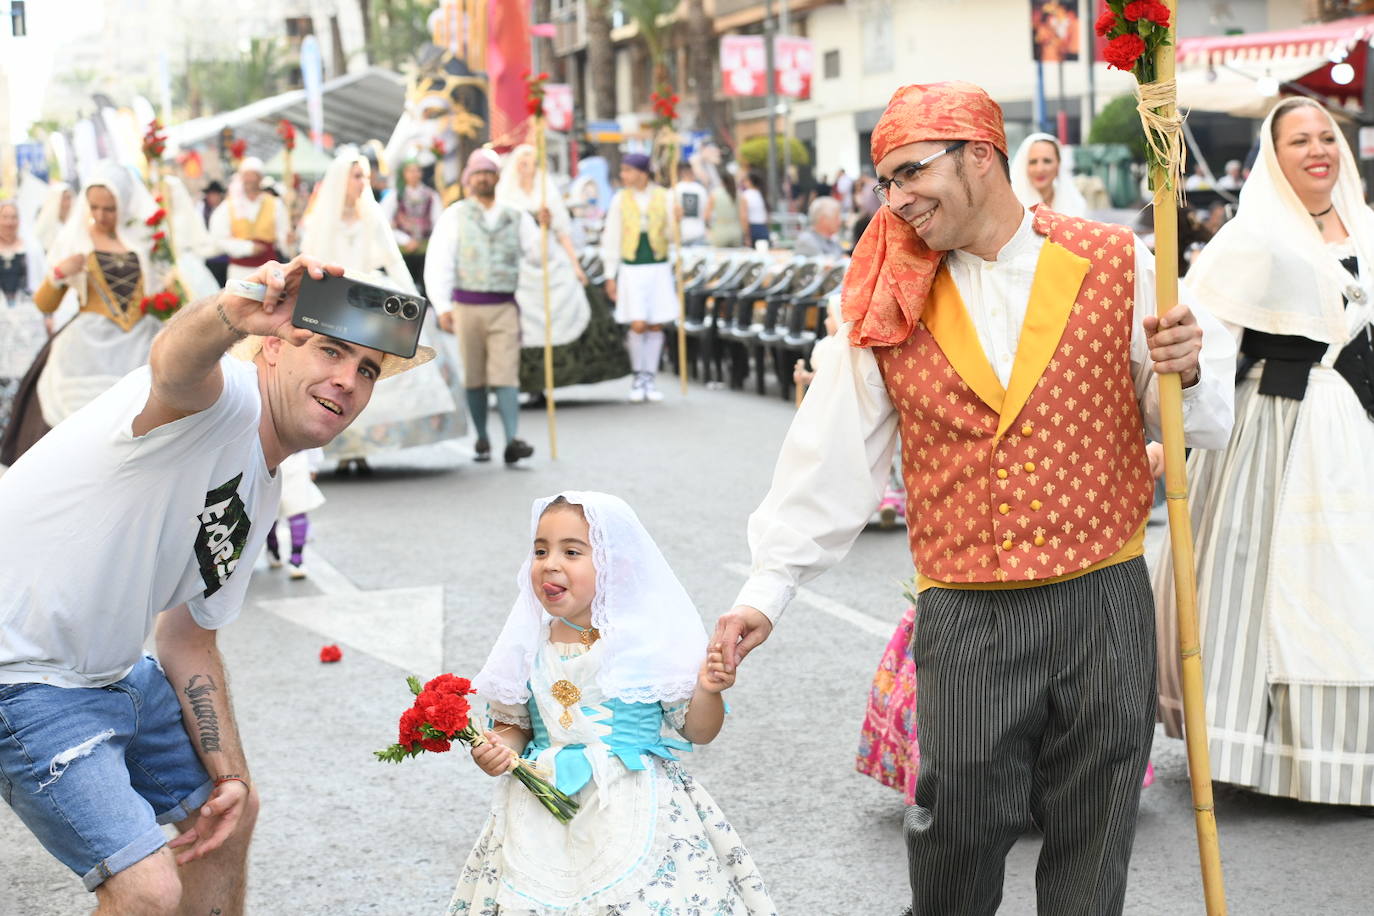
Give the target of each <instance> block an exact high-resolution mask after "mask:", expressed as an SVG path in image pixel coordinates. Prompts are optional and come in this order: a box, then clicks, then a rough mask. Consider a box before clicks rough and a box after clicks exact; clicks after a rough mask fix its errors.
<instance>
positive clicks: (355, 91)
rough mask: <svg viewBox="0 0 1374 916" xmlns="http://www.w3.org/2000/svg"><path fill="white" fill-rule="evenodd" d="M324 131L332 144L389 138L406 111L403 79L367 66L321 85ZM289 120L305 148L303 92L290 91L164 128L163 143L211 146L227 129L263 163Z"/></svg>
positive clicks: (306, 127)
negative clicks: (283, 123) (281, 124)
mask: <svg viewBox="0 0 1374 916" xmlns="http://www.w3.org/2000/svg"><path fill="white" fill-rule="evenodd" d="M323 89H324V132H325V133H326V134H329V135H330V136H332V137H333V138H334V143H335V145H336V146H337V145H342V144H345V143H354V144H357V145H359V146H361V145H362V144H364V143H366V142H367V141H368V140H373V139H385V138H387V137H390V136H391V132H392V130H393V128H395V126H396V121H397V119H398V118H400V116H401V112H402V110H403V109H404V107H405V78H404V77H403V76H401V75H400V74H399V73H395V72H393V71H391V70H386V69H383V68H381V67H370V68H368V69H367V70H364V71H362V72H360V73H350V74H347V75H345V76H340V77H338V78H336V79H332V80H329V81H328V82H326V83H325V84H324V87H323ZM282 119H285V120H287V121H290V122H291V123H292V124H294V125H295V126H296V129H297V135H298V139H297V141H296V142H297V149H299V148H300V146H301V145H304V144H308V143H309V142H310V141H309V139H308V134H309V124H310V116H309V113H308V111H307V109H306V102H305V90H304V89H293V90H291V91H290V92H283V93H281V94H280V95H274V96H271V97H270V98H265V99H259V100H258V101H256V102H251V103H249V104H247V105H245V106H243V107H242V108H236V109H234V110H233V111H225V112H221V113H219V114H214V115H209V116H207V117H203V118H196V119H194V120H191V121H186V122H185V123H182V124H176V125H174V126H172V127H169V128H167V142H168V145H169V146H170V147H172V148H173V149H185V148H188V147H193V146H200V145H204V144H207V143H213V142H215V141H216V140H217V138H218V137H219V135H220V132H221V131H222V130H224V128H226V127H228V128H230V129H232V130H233V131H234V134H235V136H237V137H238V138H240V139H243V140H246V141H248V151H249V153H250V154H252V155H254V156H258V157H259V158H262V159H267V158H269V157H270V156H272V154H273V153H275V152H277V151H278V150H280V149H281V146H282V142H281V138H280V137H278V136H277V124H278V122H280V121H281V120H282Z"/></svg>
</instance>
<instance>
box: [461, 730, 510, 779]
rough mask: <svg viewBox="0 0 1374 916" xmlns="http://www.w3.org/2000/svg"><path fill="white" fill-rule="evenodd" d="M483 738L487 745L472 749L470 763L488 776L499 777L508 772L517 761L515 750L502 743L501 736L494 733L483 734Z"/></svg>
mask: <svg viewBox="0 0 1374 916" xmlns="http://www.w3.org/2000/svg"><path fill="white" fill-rule="evenodd" d="M483 737H484V738H486V739H487V742H488V743H487V744H482V745H478V746H477V747H474V748H473V749H472V762H473V763H475V764H477V766H478V767H479V768H481V770H482V772H483V773H486V774H487V775H488V776H500V775H501V774H502V773H506V772H509V771H510V770H511V769H512V768H513V767H514V766H515V761H516V759H517V758H516V753H515V749H514V748H512V747H510V746H509V745H507V744H506V743H505V742H504V741H502V740H501V736H500V735H498V734H497V733H496V732H494V731H490V730H489V731H487V732H485V733H484V734H483Z"/></svg>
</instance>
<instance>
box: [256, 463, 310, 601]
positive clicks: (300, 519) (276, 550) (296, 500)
mask: <svg viewBox="0 0 1374 916" xmlns="http://www.w3.org/2000/svg"><path fill="white" fill-rule="evenodd" d="M323 462H324V449H318V448H312V449H308V450H306V451H304V452H296V453H295V454H294V455H290V456H288V457H287V459H286V460H285V461H283V462H282V463H281V467H280V469H279V471H278V473H280V474H281V475H282V479H281V508H280V509H278V510H277V518H278V519H281V518H285V519H286V523H287V525H288V526H290V529H291V578H293V579H304V578H305V562H304V559H303V554H304V551H305V539H306V537H307V535H309V533H310V519H309V518H308V517H307V516H306V513H307V512H310V511H312V510H314V509H318V508H319V507H320V506H322V505H324V494H323V493H321V492H320V488H319V487H317V486H315V472H316V469H318V468H319V466H320V465H321V464H322V463H323ZM267 565H268V566H269V567H271V568H272V569H281V565H282V564H281V545H280V544H279V543H278V541H277V525H276V523H275V522H274V523H273V525H272V530H271V531H269V532H268V533H267Z"/></svg>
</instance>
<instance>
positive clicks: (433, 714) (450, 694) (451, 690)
mask: <svg viewBox="0 0 1374 916" xmlns="http://www.w3.org/2000/svg"><path fill="white" fill-rule="evenodd" d="M406 683H407V684H409V685H410V692H411V693H413V694H414V695H415V702H414V704H412V705H411V707H410V708H409V709H407V710H406V711H405V712H403V713H401V721H400V735H399V741H398V742H397V743H396V744H393V745H391V746H390V747H388V748H387V749H386V750H381V751H373V754H375V755H376V757H377V759H378V760H381V761H384V762H386V763H400V762H401V761H402V760H405V759H406V758H407V757H415V756H417V755H419V754H421V753H423V752H425V751H430V752H431V753H435V754H442V753H444V752H446V751H448V750H449V749H450V748H452V747H453V743H452V742H454V741H461V742H462V743H464V744H470V745H472V746H473V747H480V746H481V745H483V744H486V743H488V742H487V739H486V738H485V737H484V736H483V735H482V731H481V729H479V728H478V727H477V725H476V724H475V723H473V721H472V718H471V712H472V707H471V705H470V704H469V703H468V701H467V695H468V694H470V693H476V691H475V690H473V689H472V682H471V681H469V680H468V679H467V678H465V677H454V676H453V675H452V674H441V675H439V676H438V677H436V678H434V679H433V680H431V681H430V682H429V683H427V684H425V685H424V686H421V685H420V679H419V678H417V677H408V678H406ZM513 774H514V776H515V778H516V779H518V780H520V782H521V783H523V784H524V786H525V788H527V789H529V790H530V791H531V792H533V793H534V795H535V797H536V798H538V799H539V801H540V803H541V804H542V805H543V806H544V807H545V808H546V809H548V812H549V813H550V814H552V815H553V816H554V817H556V818H558V820H559V821H560V822H561V823H564V824H566V823H568V822H569V821H571V820H572V819H573V815H575V814H576V813H577V808H578V805H577V802H575V801H574V800H573V799H572V797H571V796H569V795H567V794H565V793H563V792H560V791H558V789H557V788H556V787H555V786H554V785H553V784H552V783H550V782H549V781H548V780H547V779H545V778H544V777H543V776H541V775H539V771H538V770H537V769H536V768H535V766H534V764H532V763H531V762H530V761H528V760H518V761H517V763H516V766H515V769H514V771H513Z"/></svg>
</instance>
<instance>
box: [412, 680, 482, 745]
mask: <svg viewBox="0 0 1374 916" xmlns="http://www.w3.org/2000/svg"><path fill="white" fill-rule="evenodd" d="M415 708H416V709H418V710H420V711H421V713H422V714H423V716H424V721H425V722H428V723H429V724H430V725H432V726H434V727H435V728H437V729H438V730H439V731H441V732H443V733H444V734H446V735H451V734H453V733H454V732H460V731H462V730H463V729H465V728H467V727H468V712H469V711H470V707H469V706H468V701H467V700H465V699H463V697H462V696H461V695H459V694H456V693H436V692H435V691H433V690H426V691H424V692H423V693H421V694H420V696H419V697H418V698H416V700H415Z"/></svg>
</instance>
